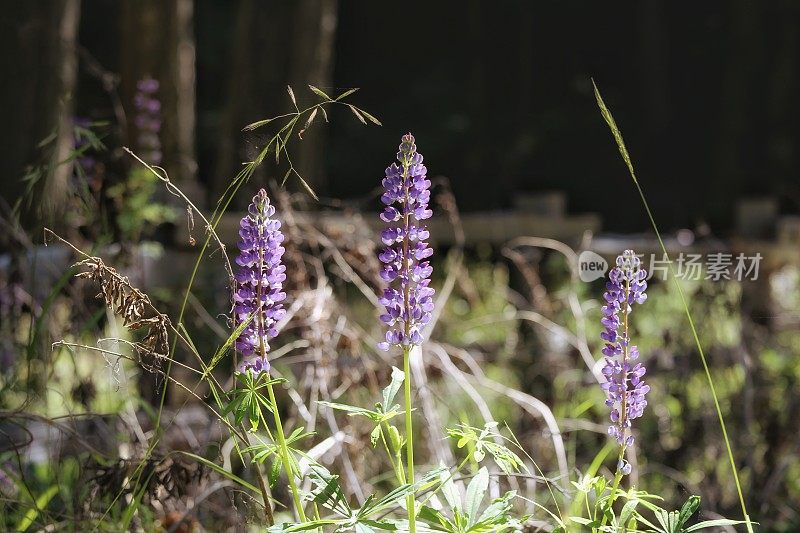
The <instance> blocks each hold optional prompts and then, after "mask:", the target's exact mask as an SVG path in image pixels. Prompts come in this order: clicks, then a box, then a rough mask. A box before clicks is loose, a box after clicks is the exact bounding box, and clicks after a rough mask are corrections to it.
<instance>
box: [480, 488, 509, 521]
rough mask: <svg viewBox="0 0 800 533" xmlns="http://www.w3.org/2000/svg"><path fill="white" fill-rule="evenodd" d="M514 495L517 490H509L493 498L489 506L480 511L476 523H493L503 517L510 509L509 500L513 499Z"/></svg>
mask: <svg viewBox="0 0 800 533" xmlns="http://www.w3.org/2000/svg"><path fill="white" fill-rule="evenodd" d="M516 496H517V492H516V491H514V490H511V491H508V492H506V493H505V494H504V495H503V496H501V497H500V498H497V499H496V500H494V501H493V502H492V503H491V505H489V507H487V508H486V509H485V510H484V511H483V513H481V516H480V518H478V522H477V524H483V523H494V522H495V521H497V520H498V519H501V518H503V517H504V516H505V515H507V514H508V513H509V512H510V511H511V500H513V499H514V498H515V497H516Z"/></svg>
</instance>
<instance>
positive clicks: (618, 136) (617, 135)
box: [592, 80, 753, 533]
mask: <svg viewBox="0 0 800 533" xmlns="http://www.w3.org/2000/svg"><path fill="white" fill-rule="evenodd" d="M592 86H593V87H594V96H595V98H596V99H597V106H598V107H599V108H600V113H601V114H602V115H603V119H605V121H606V124H608V127H609V128H610V129H611V133H612V135H613V136H614V140H615V141H616V143H617V147H618V148H619V153H620V155H621V156H622V159H623V161H625V165H627V167H628V172H629V173H630V175H631V179H633V184H634V185H635V186H636V190H637V191H638V192H639V197H640V198H641V200H642V205H643V206H644V209H645V211H646V212H647V217H648V218H649V219H650V224H651V225H652V226H653V231H654V232H655V234H656V238H657V239H658V244H659V246H660V247H661V251H662V252H663V254H664V256H665V257H666V258H667V265H668V267H669V273H670V276H671V277H672V279H673V281H674V282H675V287H676V288H677V289H678V294H679V295H680V297H681V303H682V304H683V309H684V311H685V312H686V318H687V319H688V321H689V327H690V328H691V330H692V336H693V337H694V342H695V345H696V346H697V351H698V352H699V353H700V360H701V361H702V363H703V370H705V374H706V380H707V381H708V387H709V390H710V391H711V396H712V398H713V399H714V408H715V409H716V411H717V418H718V419H719V425H720V428H722V436H723V438H724V439H725V447H726V449H727V451H728V459H729V460H730V463H731V471H732V472H733V479H734V481H735V482H736V491H737V493H738V496H739V503H740V505H741V507H742V513H743V514H744V519H745V522H746V524H747V531H749V532H750V533H752V531H753V525H752V522H751V521H750V516H749V515H748V514H747V505H746V504H745V501H744V494H743V493H742V485H741V483H740V482H739V472H738V470H737V468H736V460H735V459H734V457H733V448H732V447H731V441H730V439H729V438H728V430H727V428H726V426H725V417H723V416H722V409H721V408H720V406H719V399H718V398H717V391H716V388H715V387H714V379H713V378H712V377H711V371H710V370H709V367H708V362H707V361H706V356H705V352H704V351H703V346H702V345H701V343H700V337H699V336H698V334H697V328H696V327H695V324H694V320H693V319H692V313H691V312H690V311H689V305H688V303H687V302H686V295H685V294H684V293H683V289H682V288H681V285H680V282H679V281H678V278H676V277H675V272H674V269H673V268H672V260H671V259H670V257H669V254H668V253H667V247H666V246H664V241H663V240H662V238H661V233H660V232H659V231H658V226H657V225H656V221H655V218H654V217H653V213H652V211H651V210H650V205H649V204H648V203H647V199H646V198H645V196H644V191H643V190H642V186H641V185H640V184H639V180H638V179H637V178H636V172H634V170H633V163H632V162H631V157H630V154H629V153H628V149H627V148H626V147H625V141H624V140H623V139H622V133H621V132H620V131H619V128H618V127H617V123H616V122H615V121H614V117H613V116H611V111H609V110H608V107H607V106H606V104H605V102H604V101H603V97H602V96H600V91H599V90H598V89H597V85H596V84H595V83H594V80H592Z"/></svg>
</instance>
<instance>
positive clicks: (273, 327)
mask: <svg viewBox="0 0 800 533" xmlns="http://www.w3.org/2000/svg"><path fill="white" fill-rule="evenodd" d="M247 213H248V214H247V216H245V217H244V218H243V219H242V220H241V222H240V224H239V243H238V246H239V255H238V256H237V257H236V264H237V265H238V266H239V269H238V271H237V272H236V274H235V276H234V277H235V279H236V291H235V292H234V294H233V322H234V327H236V325H237V324H241V323H242V322H245V321H247V320H249V319H250V318H251V317H252V320H250V322H249V324H248V325H247V326H246V327H245V329H244V330H243V331H242V333H241V335H240V336H239V338H238V339H237V340H236V349H237V350H238V351H240V352H241V353H242V355H243V356H244V361H243V362H242V364H241V365H240V368H239V371H240V372H245V371H246V370H247V369H251V370H252V371H253V373H254V374H260V373H261V372H268V371H269V368H270V367H269V361H268V360H267V358H266V355H267V353H268V352H269V349H270V348H269V340H270V339H272V338H274V337H275V336H276V335H277V334H278V329H277V324H278V322H279V321H280V320H281V318H283V317H284V315H285V314H286V310H285V309H284V307H283V301H284V300H285V299H286V293H285V292H283V282H284V280H286V267H285V266H284V265H283V264H282V263H281V258H282V257H283V252H284V251H285V249H284V247H283V246H282V243H283V233H282V232H281V229H280V228H281V223H280V221H279V220H276V219H274V218H273V216H274V215H275V207H274V206H273V205H272V204H270V201H269V198H268V197H267V191H265V190H264V189H261V190H260V191H258V194H256V195H255V196H254V197H253V202H252V203H251V204H250V206H249V207H248V208H247Z"/></svg>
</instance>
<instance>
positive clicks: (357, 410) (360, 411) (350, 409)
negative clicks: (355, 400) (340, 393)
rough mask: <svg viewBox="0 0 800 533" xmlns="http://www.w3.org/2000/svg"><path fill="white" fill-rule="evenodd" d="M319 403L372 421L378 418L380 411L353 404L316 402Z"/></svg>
mask: <svg viewBox="0 0 800 533" xmlns="http://www.w3.org/2000/svg"><path fill="white" fill-rule="evenodd" d="M317 403H318V404H319V405H324V406H325V407H330V408H331V409H336V410H337V411H345V412H346V413H348V414H349V415H354V416H358V415H360V416H365V417H367V418H369V419H370V420H373V421H378V420H380V418H381V416H382V413H380V412H378V411H371V410H369V409H364V408H363V407H356V406H355V405H347V404H345V403H335V402H323V401H320V402H317Z"/></svg>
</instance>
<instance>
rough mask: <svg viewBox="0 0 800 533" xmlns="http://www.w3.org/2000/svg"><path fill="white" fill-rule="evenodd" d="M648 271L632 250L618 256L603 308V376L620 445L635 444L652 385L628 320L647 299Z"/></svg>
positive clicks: (613, 433)
mask: <svg viewBox="0 0 800 533" xmlns="http://www.w3.org/2000/svg"><path fill="white" fill-rule="evenodd" d="M646 279H647V272H646V271H645V270H644V269H642V268H641V262H640V259H639V258H638V257H636V254H635V253H634V252H633V251H632V250H625V251H624V252H623V253H622V255H620V256H619V257H617V263H616V266H615V267H614V268H613V269H611V272H609V273H608V282H607V283H606V292H605V293H604V294H603V298H604V299H605V302H606V303H605V305H604V306H603V307H602V312H603V319H602V321H601V322H602V324H603V327H604V331H603V332H602V333H601V334H600V336H601V337H602V338H603V340H604V341H605V346H604V347H603V355H604V356H605V360H606V364H605V367H604V368H603V375H604V376H605V378H606V382H605V383H603V385H602V387H603V390H605V391H606V405H607V406H608V407H610V408H611V415H610V418H611V425H610V426H609V428H608V434H609V435H611V436H612V437H614V438H615V439H616V440H617V442H619V444H621V445H624V446H631V445H633V441H634V438H633V435H631V434H630V428H631V420H633V419H635V418H639V417H640V416H642V414H643V413H644V409H645V407H646V406H647V400H646V399H645V395H646V394H647V393H648V391H649V390H650V386H649V385H647V384H645V382H644V380H643V379H642V377H643V376H644V374H645V368H644V366H643V365H642V364H641V363H639V362H635V361H636V360H637V359H638V358H639V349H638V348H637V347H636V346H635V345H632V344H631V343H630V336H629V335H628V329H629V328H628V326H629V325H628V317H629V316H630V313H631V311H632V310H633V305H635V304H642V303H644V301H645V300H646V299H647V295H646V294H645V290H646V289H647V281H645V280H646Z"/></svg>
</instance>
